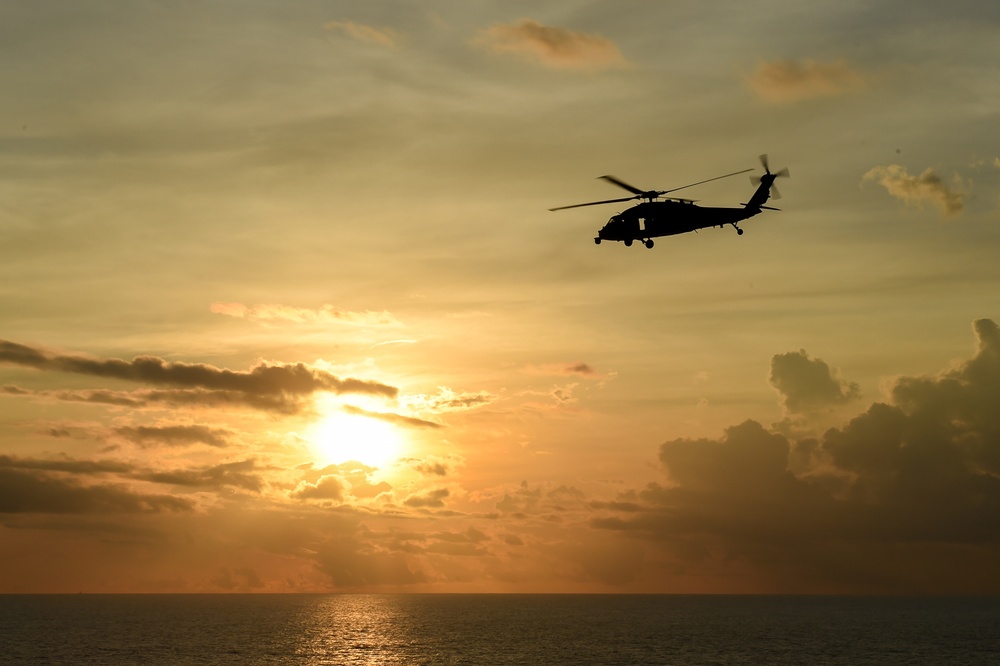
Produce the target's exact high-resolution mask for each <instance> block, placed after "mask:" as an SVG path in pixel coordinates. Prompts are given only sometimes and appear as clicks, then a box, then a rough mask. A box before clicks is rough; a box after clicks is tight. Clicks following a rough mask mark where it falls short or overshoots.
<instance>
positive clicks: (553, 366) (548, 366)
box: [524, 361, 605, 379]
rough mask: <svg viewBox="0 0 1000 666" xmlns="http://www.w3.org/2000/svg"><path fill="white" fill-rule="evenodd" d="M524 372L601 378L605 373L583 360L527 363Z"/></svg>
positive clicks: (545, 375)
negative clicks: (538, 363) (539, 363)
mask: <svg viewBox="0 0 1000 666" xmlns="http://www.w3.org/2000/svg"><path fill="white" fill-rule="evenodd" d="M524 372H525V373H526V374H529V375H541V376H544V377H553V376H555V377H583V378H586V379H601V378H603V377H604V376H605V375H603V374H601V373H599V372H597V371H596V370H594V368H593V367H591V366H590V365H588V364H586V363H584V362H583V361H571V362H568V363H545V364H542V365H527V366H525V367H524Z"/></svg>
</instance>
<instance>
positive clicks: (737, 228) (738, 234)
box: [736, 227, 743, 236]
mask: <svg viewBox="0 0 1000 666" xmlns="http://www.w3.org/2000/svg"><path fill="white" fill-rule="evenodd" d="M736 235H737V236H742V235H743V230H742V229H740V228H739V227H736Z"/></svg>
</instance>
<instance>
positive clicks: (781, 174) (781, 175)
mask: <svg viewBox="0 0 1000 666" xmlns="http://www.w3.org/2000/svg"><path fill="white" fill-rule="evenodd" d="M790 175H791V174H790V173H788V167H785V168H784V169H782V170H781V171H779V172H778V173H776V174H774V177H775V178H788V177H789V176H790Z"/></svg>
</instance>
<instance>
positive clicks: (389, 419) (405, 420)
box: [342, 405, 444, 429]
mask: <svg viewBox="0 0 1000 666" xmlns="http://www.w3.org/2000/svg"><path fill="white" fill-rule="evenodd" d="M342 409H343V410H344V411H345V412H347V413H348V414H356V415H358V416H366V417H368V418H370V419H378V420H379V421H385V422H386V423H392V424H393V425H399V426H405V427H409V428H433V429H437V428H443V427H444V426H443V425H441V424H440V423H435V422H434V421H427V420H425V419H418V418H416V417H415V416H404V415H402V414H394V413H392V412H373V411H369V410H367V409H362V408H361V407H355V406H354V405H344V406H343V407H342Z"/></svg>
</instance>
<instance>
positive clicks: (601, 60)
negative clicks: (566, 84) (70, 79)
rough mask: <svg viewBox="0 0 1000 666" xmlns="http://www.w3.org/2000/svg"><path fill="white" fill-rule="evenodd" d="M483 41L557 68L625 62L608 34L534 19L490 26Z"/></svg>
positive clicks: (495, 48)
mask: <svg viewBox="0 0 1000 666" xmlns="http://www.w3.org/2000/svg"><path fill="white" fill-rule="evenodd" d="M480 41H481V43H482V44H483V45H484V46H486V47H487V48H489V49H490V50H492V51H494V52H495V53H512V54H515V55H519V56H521V57H523V58H526V59H528V60H533V61H535V62H538V63H541V64H543V65H546V66H548V67H554V68H567V69H606V68H609V67H621V66H623V65H625V64H626V60H625V57H624V56H623V55H622V53H621V51H620V50H619V49H618V47H617V46H616V45H615V43H614V42H612V41H611V40H610V39H608V38H606V37H603V36H601V35H598V34H591V33H582V32H576V31H574V30H569V29H567V28H557V27H551V26H546V25H542V24H541V23H539V22H537V21H533V20H531V19H521V20H520V21H517V22H516V23H511V24H501V25H495V26H492V27H490V28H487V29H486V30H485V31H484V32H483V34H482V35H481V38H480Z"/></svg>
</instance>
